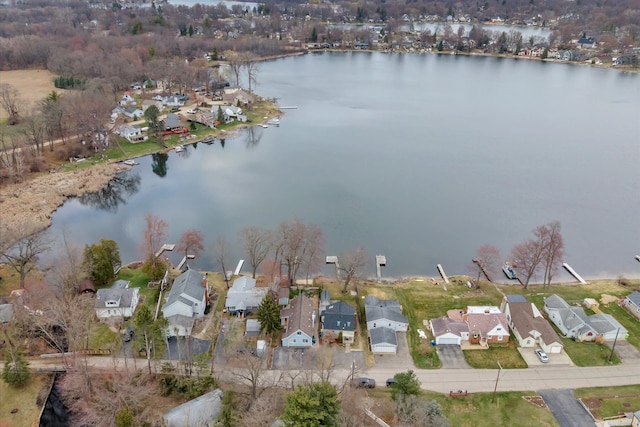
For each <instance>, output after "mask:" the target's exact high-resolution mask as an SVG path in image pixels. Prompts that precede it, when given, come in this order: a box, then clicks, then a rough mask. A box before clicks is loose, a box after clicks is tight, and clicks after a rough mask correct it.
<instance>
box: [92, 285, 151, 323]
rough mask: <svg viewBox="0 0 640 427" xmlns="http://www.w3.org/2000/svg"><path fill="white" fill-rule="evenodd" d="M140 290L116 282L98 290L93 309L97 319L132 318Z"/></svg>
mask: <svg viewBox="0 0 640 427" xmlns="http://www.w3.org/2000/svg"><path fill="white" fill-rule="evenodd" d="M139 292H140V288H130V287H129V282H127V281H125V280H117V281H116V282H115V283H114V284H113V286H112V287H110V288H108V289H98V292H97V293H96V301H95V303H94V309H95V310H96V316H98V318H99V319H108V318H112V317H125V318H126V317H132V316H133V313H134V312H135V311H136V307H137V306H138V301H139Z"/></svg>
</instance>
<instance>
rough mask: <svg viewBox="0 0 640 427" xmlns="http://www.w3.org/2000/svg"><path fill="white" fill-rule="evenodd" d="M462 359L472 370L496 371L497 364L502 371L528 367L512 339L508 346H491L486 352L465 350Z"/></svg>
mask: <svg viewBox="0 0 640 427" xmlns="http://www.w3.org/2000/svg"><path fill="white" fill-rule="evenodd" d="M464 357H465V359H466V360H467V363H468V364H469V365H470V366H471V367H472V368H477V369H497V368H498V362H500V366H502V367H503V368H504V369H519V368H527V367H528V365H527V362H525V361H524V359H523V358H522V355H521V354H520V352H519V351H518V350H517V349H516V341H515V338H513V337H511V339H510V342H509V345H505V344H501V345H491V346H489V348H488V349H486V350H465V351H464Z"/></svg>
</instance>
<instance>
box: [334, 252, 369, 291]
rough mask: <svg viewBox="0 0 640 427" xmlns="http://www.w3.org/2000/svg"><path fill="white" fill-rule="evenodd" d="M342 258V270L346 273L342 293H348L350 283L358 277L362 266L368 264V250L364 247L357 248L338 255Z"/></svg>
mask: <svg viewBox="0 0 640 427" xmlns="http://www.w3.org/2000/svg"><path fill="white" fill-rule="evenodd" d="M338 259H339V260H340V271H341V272H342V273H343V275H344V286H343V287H342V293H343V294H346V293H347V289H348V288H349V283H350V282H351V280H352V279H353V278H354V277H356V276H357V275H358V274H359V272H360V270H361V269H362V267H364V266H365V264H366V259H367V252H366V251H365V250H364V248H359V249H356V250H355V251H352V252H349V253H347V254H345V255H340V256H338Z"/></svg>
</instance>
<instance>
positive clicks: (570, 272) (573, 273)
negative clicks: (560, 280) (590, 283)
mask: <svg viewBox="0 0 640 427" xmlns="http://www.w3.org/2000/svg"><path fill="white" fill-rule="evenodd" d="M562 266H563V267H564V269H565V270H567V271H568V272H569V274H571V275H572V276H573V277H575V278H576V280H577V281H578V282H580V283H582V284H583V285H586V284H587V282H586V281H585V280H584V279H583V278H582V276H580V275H579V274H578V273H576V271H575V270H574V269H573V268H571V266H570V265H569V264H567V263H566V262H563V263H562Z"/></svg>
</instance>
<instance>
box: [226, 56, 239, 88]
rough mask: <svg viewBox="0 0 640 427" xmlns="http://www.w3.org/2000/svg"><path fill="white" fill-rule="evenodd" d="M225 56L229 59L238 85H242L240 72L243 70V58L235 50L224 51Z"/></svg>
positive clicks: (230, 67) (228, 61) (228, 62)
mask: <svg viewBox="0 0 640 427" xmlns="http://www.w3.org/2000/svg"><path fill="white" fill-rule="evenodd" d="M224 57H225V59H226V60H227V64H228V65H229V69H230V70H231V73H232V74H233V77H235V79H236V87H240V72H241V71H242V66H243V62H242V58H241V57H240V55H239V54H238V52H235V51H233V50H226V51H225V52H224Z"/></svg>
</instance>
